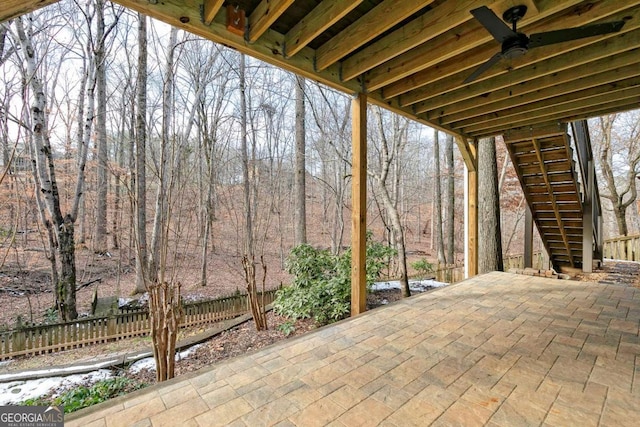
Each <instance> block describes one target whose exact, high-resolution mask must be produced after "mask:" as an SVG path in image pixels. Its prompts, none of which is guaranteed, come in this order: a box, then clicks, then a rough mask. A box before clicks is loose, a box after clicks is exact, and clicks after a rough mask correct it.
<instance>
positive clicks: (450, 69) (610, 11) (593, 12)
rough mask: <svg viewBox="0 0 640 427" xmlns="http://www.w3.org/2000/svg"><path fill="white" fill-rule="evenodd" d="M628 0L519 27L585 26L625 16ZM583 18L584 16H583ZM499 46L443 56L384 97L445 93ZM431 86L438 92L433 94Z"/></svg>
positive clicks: (536, 53)
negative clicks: (409, 93)
mask: <svg viewBox="0 0 640 427" xmlns="http://www.w3.org/2000/svg"><path fill="white" fill-rule="evenodd" d="M631 3H637V0H633V1H631V0H625V1H620V2H597V3H594V5H593V6H592V8H591V9H589V10H588V11H587V12H585V13H581V14H580V13H576V12H575V11H574V10H573V8H570V9H569V10H567V11H566V12H565V13H562V14H559V15H554V16H553V18H552V19H545V20H543V21H538V22H535V23H533V24H532V25H529V26H525V27H524V28H523V31H524V32H526V33H527V34H532V33H535V32H541V31H545V30H546V28H548V27H549V26H552V27H558V28H561V27H562V28H567V27H575V26H580V25H585V23H592V22H594V21H598V20H605V21H613V20H619V19H622V18H624V17H625V16H627V14H622V13H621V12H623V11H625V9H627V8H629V7H630V4H631ZM585 17H587V18H586V19H585ZM627 30H628V28H627ZM594 42H595V41H594V40H593V39H582V40H578V41H574V42H570V43H565V44H563V45H562V51H565V50H573V49H577V48H580V47H582V46H586V45H588V44H591V43H594ZM451 44H452V43H445V44H444V45H443V46H442V48H440V49H437V48H436V49H432V50H431V52H432V53H431V54H432V55H433V54H434V53H437V52H439V51H440V50H443V51H447V49H448V51H449V52H453V50H452V49H451ZM499 49H500V47H499V46H498V44H497V43H495V42H493V41H492V42H489V43H486V44H484V45H482V47H481V48H478V49H473V50H471V51H469V50H468V49H467V50H466V51H464V53H463V54H462V55H456V56H453V57H450V58H449V59H446V58H443V60H440V61H439V62H437V63H436V64H435V65H433V66H430V67H429V68H426V69H423V70H422V71H419V72H417V73H415V74H412V75H410V76H407V77H406V78H404V79H402V80H400V81H397V82H394V83H392V84H390V85H387V86H385V87H384V90H383V91H384V96H385V97H386V98H391V97H394V96H398V95H401V94H404V93H407V92H409V91H414V92H412V93H411V96H409V97H406V98H404V99H403V103H404V102H406V103H407V104H413V103H416V102H419V101H423V100H426V99H428V98H429V97H430V96H435V95H438V94H439V93H444V92H447V91H449V90H451V88H454V87H458V86H460V82H462V81H464V79H465V78H466V77H467V76H469V75H470V74H471V73H472V72H473V70H474V69H475V68H476V67H478V66H480V65H481V64H482V63H484V62H485V61H486V60H487V59H488V58H490V57H491V56H492V55H493V54H495V53H496V52H497V51H498V50H499ZM562 51H559V50H558V49H557V46H556V47H549V48H540V49H535V50H533V51H531V52H528V53H527V55H525V56H524V57H523V58H521V59H519V60H515V61H512V62H511V64H508V68H510V69H512V68H519V67H522V66H525V65H528V64H529V63H533V62H537V61H541V60H543V59H547V58H548V57H552V56H555V55H558V54H561V53H562ZM500 68H501V67H499V66H497V67H496V68H494V69H492V70H489V71H488V72H487V73H485V74H484V75H483V76H481V78H482V79H485V78H487V77H491V76H494V75H496V74H499V73H500V72H501V71H500ZM502 68H505V67H502ZM456 74H457V76H456ZM449 77H451V78H450V79H448V80H444V79H447V78H449ZM436 82H438V83H437V85H433V86H430V87H428V88H425V89H424V90H417V89H418V88H421V87H423V86H426V85H429V84H434V83H436ZM434 88H435V89H436V90H437V91H438V92H436V93H434V92H433V91H434Z"/></svg>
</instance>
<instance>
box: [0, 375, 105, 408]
mask: <svg viewBox="0 0 640 427" xmlns="http://www.w3.org/2000/svg"><path fill="white" fill-rule="evenodd" d="M112 376H113V374H112V373H111V371H108V370H106V369H100V370H97V371H94V372H90V373H88V374H75V375H69V376H66V377H51V378H40V379H37V380H28V381H11V382H6V383H0V405H10V404H13V405H15V404H18V403H20V402H24V401H25V400H27V399H33V398H36V397H39V396H42V395H45V394H49V393H51V392H52V391H54V392H55V391H56V390H58V389H60V388H68V387H70V386H73V385H79V384H85V383H91V384H93V383H95V382H98V381H100V380H104V379H107V378H111V377H112Z"/></svg>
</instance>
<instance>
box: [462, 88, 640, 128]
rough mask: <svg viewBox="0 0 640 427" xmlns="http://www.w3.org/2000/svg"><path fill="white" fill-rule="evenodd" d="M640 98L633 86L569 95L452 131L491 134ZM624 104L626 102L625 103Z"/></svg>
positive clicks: (638, 90) (638, 89) (639, 90)
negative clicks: (531, 119)
mask: <svg viewBox="0 0 640 427" xmlns="http://www.w3.org/2000/svg"><path fill="white" fill-rule="evenodd" d="M638 97H640V86H633V87H630V88H624V89H620V90H617V91H611V92H605V93H601V94H600V95H598V96H592V97H587V98H583V99H577V98H573V95H569V96H568V97H564V98H565V99H566V98H570V99H568V100H565V101H564V102H557V101H556V100H555V99H553V100H551V102H549V103H548V102H541V103H539V104H538V105H532V106H531V107H532V110H533V111H524V112H521V113H519V114H514V115H510V116H508V117H501V118H500V119H497V120H492V121H490V122H485V123H479V124H474V125H470V126H466V127H463V126H457V125H456V124H452V127H453V128H454V129H458V130H460V131H461V132H465V133H469V134H477V133H485V132H491V131H493V130H495V129H498V128H508V127H510V126H512V125H513V123H523V122H526V121H527V120H529V119H530V118H531V116H535V117H536V118H539V119H540V120H543V121H546V120H547V118H548V117H562V115H564V114H565V113H566V114H567V115H574V113H573V111H576V110H579V111H585V110H588V109H597V108H599V107H600V106H601V105H603V104H606V103H608V102H611V99H612V98H615V100H616V101H622V100H629V99H631V98H633V99H638ZM625 103H626V102H625Z"/></svg>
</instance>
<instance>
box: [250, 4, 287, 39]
mask: <svg viewBox="0 0 640 427" xmlns="http://www.w3.org/2000/svg"><path fill="white" fill-rule="evenodd" d="M293 2H294V0H262V1H261V2H260V4H258V6H257V7H256V8H255V10H254V11H253V12H251V14H250V15H249V41H250V42H252V43H255V42H256V41H257V40H258V39H259V38H260V37H261V36H262V35H263V34H264V33H265V32H266V31H267V30H268V29H269V27H270V26H271V24H273V23H274V22H276V19H278V18H279V17H280V16H281V15H282V14H283V13H284V12H285V11H286V10H287V8H288V7H289V6H291V4H292V3H293Z"/></svg>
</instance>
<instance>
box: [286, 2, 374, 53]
mask: <svg viewBox="0 0 640 427" xmlns="http://www.w3.org/2000/svg"><path fill="white" fill-rule="evenodd" d="M363 1H364V0H350V1H344V0H324V1H323V2H322V3H320V4H319V5H318V6H316V7H315V8H314V9H313V10H312V11H311V12H310V13H309V14H308V15H307V16H305V17H304V18H302V19H301V20H300V22H298V23H297V24H296V25H295V26H294V27H293V28H292V29H290V30H289V31H288V32H287V34H286V35H285V37H284V43H285V48H284V53H285V55H286V56H287V57H290V56H293V55H295V54H296V53H298V52H300V50H302V48H303V47H305V46H306V45H308V44H309V43H311V41H313V39H315V38H316V37H318V36H319V35H320V34H322V32H323V31H325V30H326V29H327V28H329V27H331V26H332V25H333V24H335V23H336V22H338V21H339V20H340V19H342V18H344V16H345V15H347V14H348V13H349V12H351V11H352V10H353V9H355V8H356V7H357V6H358V5H360V3H362V2H363Z"/></svg>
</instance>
